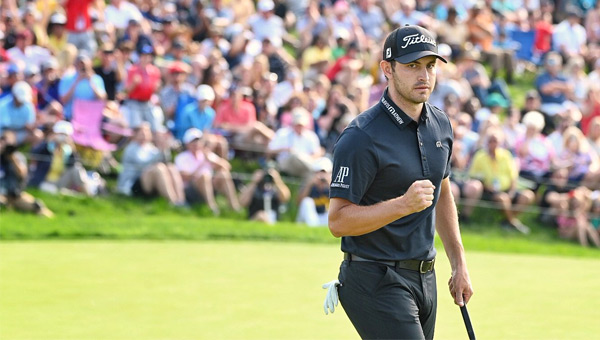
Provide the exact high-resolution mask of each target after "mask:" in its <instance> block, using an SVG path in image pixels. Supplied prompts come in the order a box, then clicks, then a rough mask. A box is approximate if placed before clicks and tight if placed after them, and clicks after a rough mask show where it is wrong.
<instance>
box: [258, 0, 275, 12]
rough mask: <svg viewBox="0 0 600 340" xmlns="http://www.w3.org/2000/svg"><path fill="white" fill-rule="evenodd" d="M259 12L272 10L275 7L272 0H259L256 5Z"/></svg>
mask: <svg viewBox="0 0 600 340" xmlns="http://www.w3.org/2000/svg"><path fill="white" fill-rule="evenodd" d="M256 7H257V8H258V11H259V12H267V11H272V10H273V8H275V4H274V3H273V1H272V0H259V1H258V4H257V6H256Z"/></svg>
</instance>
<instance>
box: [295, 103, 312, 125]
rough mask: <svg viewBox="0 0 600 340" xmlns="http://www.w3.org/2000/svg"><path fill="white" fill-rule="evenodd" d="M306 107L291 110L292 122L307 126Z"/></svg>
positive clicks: (308, 121) (308, 120)
mask: <svg viewBox="0 0 600 340" xmlns="http://www.w3.org/2000/svg"><path fill="white" fill-rule="evenodd" d="M308 115H309V113H308V111H306V109H304V108H301V107H297V108H295V109H294V110H293V111H292V124H294V125H302V126H307V125H308V124H309V123H310V119H309V118H308Z"/></svg>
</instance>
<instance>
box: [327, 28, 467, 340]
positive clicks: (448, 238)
mask: <svg viewBox="0 0 600 340" xmlns="http://www.w3.org/2000/svg"><path fill="white" fill-rule="evenodd" d="M437 59H440V60H442V61H443V62H446V60H444V58H442V57H441V56H439V55H438V54H437V46H436V41H435V39H434V37H433V36H432V35H431V33H430V32H429V31H427V30H426V29H424V28H422V27H419V26H404V27H400V28H398V29H396V30H394V31H393V32H392V33H390V35H389V36H388V37H387V38H386V40H385V44H384V47H383V60H382V61H381V62H380V67H381V70H382V71H383V73H384V74H385V77H386V78H387V80H388V87H387V89H386V90H385V91H384V93H383V96H382V97H381V99H380V100H379V103H377V104H376V105H375V106H373V107H371V108H369V109H368V110H366V111H365V112H363V113H361V114H360V115H359V116H358V117H357V118H356V119H354V121H352V122H351V123H350V124H349V125H348V127H347V128H346V129H345V130H344V132H343V133H342V135H341V136H340V138H339V139H338V141H337V143H336V145H335V148H334V154H333V158H334V161H333V162H334V168H333V177H332V184H331V190H330V197H331V203H330V212H329V229H330V230H331V233H332V234H333V235H334V236H336V237H340V236H341V237H342V251H343V252H344V261H343V262H342V265H341V267H340V274H339V277H338V279H339V282H340V285H339V287H338V294H339V299H340V302H341V303H342V306H343V307H344V310H345V311H346V314H347V315H348V317H349V318H350V321H351V322H352V324H353V325H354V327H355V328H356V330H357V331H358V333H359V335H360V336H361V337H362V338H367V339H432V338H433V334H434V329H435V317H436V309H437V290H436V281H435V271H434V263H435V256H436V250H435V248H434V246H433V239H434V233H435V230H434V229H437V232H438V234H439V235H440V238H441V239H442V242H443V243H444V248H445V249H446V254H447V255H448V258H449V259H450V264H451V266H452V277H451V278H450V281H449V282H448V284H449V286H450V293H451V294H452V296H453V298H454V302H455V303H456V304H457V305H459V306H462V305H463V304H465V303H467V302H468V301H469V298H470V297H471V295H472V294H473V290H472V289H471V283H470V279H469V273H468V271H467V264H466V260H465V255H464V248H463V245H462V241H461V237H460V231H459V227H458V216H457V211H456V206H455V203H454V198H453V196H452V193H451V191H450V181H449V177H448V176H449V175H450V155H451V150H452V142H453V136H452V129H451V126H450V121H449V119H448V117H447V115H446V114H445V113H444V112H443V111H441V110H440V109H438V108H436V107H434V106H432V105H430V104H428V103H427V99H428V98H429V95H430V94H431V91H432V90H433V88H434V86H435V80H436V62H437Z"/></svg>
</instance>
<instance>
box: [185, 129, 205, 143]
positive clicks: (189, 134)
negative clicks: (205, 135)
mask: <svg viewBox="0 0 600 340" xmlns="http://www.w3.org/2000/svg"><path fill="white" fill-rule="evenodd" d="M200 138H202V131H200V130H198V129H196V128H191V129H188V130H187V131H186V132H185V134H183V138H182V141H183V144H189V143H190V142H192V141H193V140H195V139H200Z"/></svg>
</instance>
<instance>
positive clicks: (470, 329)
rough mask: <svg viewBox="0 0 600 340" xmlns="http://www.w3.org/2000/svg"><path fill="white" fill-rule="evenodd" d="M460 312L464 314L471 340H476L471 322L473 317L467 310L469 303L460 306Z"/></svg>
mask: <svg viewBox="0 0 600 340" xmlns="http://www.w3.org/2000/svg"><path fill="white" fill-rule="evenodd" d="M460 313H461V314H462V317H463V321H464V322H465V327H467V334H469V340H475V332H474V331H473V325H472V324H471V318H470V317H469V312H468V311H467V305H463V306H462V307H460Z"/></svg>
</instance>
